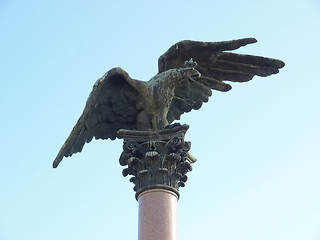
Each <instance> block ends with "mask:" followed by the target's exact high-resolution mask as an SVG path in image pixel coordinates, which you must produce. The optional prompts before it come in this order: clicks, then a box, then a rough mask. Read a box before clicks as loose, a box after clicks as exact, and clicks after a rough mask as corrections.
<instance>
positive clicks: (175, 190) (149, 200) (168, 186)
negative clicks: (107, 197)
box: [53, 38, 284, 240]
mask: <svg viewBox="0 0 320 240" xmlns="http://www.w3.org/2000/svg"><path fill="white" fill-rule="evenodd" d="M256 41H257V40H256V39H254V38H244V39H238V40H232V41H223V42H199V41H190V40H185V41H181V42H178V43H176V44H174V45H173V46H172V47H170V48H169V49H168V51H167V52H165V53H164V54H163V55H162V56H160V58H159V60H158V67H159V73H158V74H157V75H155V76H154V77H152V78H151V79H150V80H149V81H139V80H135V79H132V78H131V77H130V76H129V75H128V73H127V72H125V71H124V70H123V69H122V68H113V69H111V70H110V71H108V72H107V73H106V74H105V75H104V76H103V77H101V78H100V79H98V80H97V82H96V83H95V84H94V86H93V90H92V92H91V93H90V95H89V98H88V100H87V103H86V106H85V109H84V111H83V113H82V115H81V116H80V118H79V120H78V122H77V123H76V125H75V127H74V128H73V130H72V132H71V133H70V135H69V137H68V139H67V140H66V142H65V143H64V145H63V146H62V148H61V150H60V152H59V153H58V155H57V157H56V159H55V160H54V162H53V167H54V168H56V167H57V166H58V165H59V163H60V162H61V160H62V159H63V158H64V157H69V156H71V155H72V154H73V153H76V152H81V150H82V148H83V146H84V144H85V143H86V142H87V143H88V142H90V141H91V140H92V139H93V137H95V139H111V140H114V139H116V138H123V139H124V142H123V152H122V154H121V156H120V164H121V165H122V166H126V168H125V169H124V170H123V175H124V176H127V175H132V176H133V177H132V178H131V179H130V181H131V182H133V184H134V191H135V192H136V199H137V200H138V202H139V240H160V239H161V240H167V239H168V240H169V239H170V240H174V239H178V230H177V210H176V209H177V200H178V198H179V187H184V186H185V182H186V181H187V176H186V174H187V172H189V171H191V170H192V167H191V164H193V163H194V162H195V161H196V159H195V158H194V157H193V156H192V155H191V154H190V153H189V152H188V151H189V149H190V147H191V144H190V142H186V141H185V140H184V136H185V133H186V131H187V130H188V128H189V126H188V125H180V124H178V123H174V124H172V122H173V121H175V120H179V119H180V116H181V115H182V114H183V113H186V112H190V111H191V110H193V109H194V110H197V109H199V108H201V106H202V104H203V103H205V102H208V100H209V97H210V96H211V94H212V90H218V91H222V92H227V91H229V90H230V89H231V86H230V85H229V84H228V83H226V82H225V81H231V82H247V81H250V80H251V79H252V78H253V77H254V76H261V77H266V76H269V75H272V74H276V73H278V72H279V69H280V68H282V67H284V63H283V62H282V61H280V60H277V59H272V58H266V57H260V56H253V55H244V54H237V53H233V52H230V51H232V50H235V49H238V48H240V47H242V46H245V45H247V44H251V43H255V42H256Z"/></svg>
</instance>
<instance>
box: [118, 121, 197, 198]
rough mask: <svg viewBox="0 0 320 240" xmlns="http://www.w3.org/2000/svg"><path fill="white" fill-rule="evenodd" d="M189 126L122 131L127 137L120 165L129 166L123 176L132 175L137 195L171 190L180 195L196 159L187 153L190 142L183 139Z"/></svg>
mask: <svg viewBox="0 0 320 240" xmlns="http://www.w3.org/2000/svg"><path fill="white" fill-rule="evenodd" d="M188 128H189V126H188V125H179V126H174V127H171V128H168V129H164V130H160V131H134V130H120V131H119V132H118V134H119V135H120V136H122V137H123V138H124V141H123V152H122V154H121V156H120V165H122V166H127V168H125V169H124V170H123V172H122V173H123V176H127V175H133V177H131V179H130V181H131V182H133V183H134V185H135V186H134V188H133V189H134V191H136V198H138V196H139V194H140V193H142V192H143V191H145V190H148V189H153V188H162V189H168V190H171V191H173V192H175V193H176V194H177V195H178V196H179V187H184V186H185V182H186V181H187V176H186V174H187V172H189V171H191V170H192V167H191V164H192V163H194V162H195V161H196V159H195V158H194V157H193V156H191V154H189V153H188V151H189V150H190V146H191V143H190V142H185V141H184V135H185V133H186V131H187V130H188Z"/></svg>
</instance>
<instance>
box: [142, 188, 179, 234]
mask: <svg viewBox="0 0 320 240" xmlns="http://www.w3.org/2000/svg"><path fill="white" fill-rule="evenodd" d="M138 201H139V230H138V235H139V236H138V239H139V240H178V215H177V201H178V196H177V195H176V194H175V193H173V192H171V191H169V190H165V189H151V190H147V191H144V192H143V193H141V194H140V195H139V197H138Z"/></svg>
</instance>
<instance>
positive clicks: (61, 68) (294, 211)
mask: <svg viewBox="0 0 320 240" xmlns="http://www.w3.org/2000/svg"><path fill="white" fill-rule="evenodd" d="M244 37H255V38H257V39H258V43H255V44H252V45H249V46H246V47H244V48H242V49H240V50H238V51H237V52H240V53H247V54H254V55H261V56H265V57H272V58H278V59H281V60H283V61H284V62H285V63H286V66H285V68H283V69H282V70H281V71H280V73H279V74H277V75H273V76H271V77H268V78H259V77H255V78H254V79H253V80H252V81H251V82H248V83H244V84H239V83H238V84H237V83H232V86H233V89H232V90H231V91H230V92H228V93H220V92H214V93H213V96H212V97H211V98H210V101H209V103H207V104H204V105H203V107H202V108H201V109H200V110H198V111H193V112H191V113H188V114H185V115H183V117H182V119H181V121H180V122H181V123H183V124H185V123H186V124H189V125H190V129H189V130H188V132H187V135H186V141H191V142H192V147H191V151H190V153H191V154H192V155H193V156H195V157H196V158H197V159H198V161H197V162H196V163H195V164H193V171H192V172H190V173H188V177H189V179H188V181H187V183H186V187H185V188H181V189H180V194H181V198H180V200H179V202H178V213H179V234H180V239H182V240H190V239H214V240H235V239H236V240H257V239H259V240H271V239H272V240H302V239H303V240H319V239H320V189H319V186H320V161H319V160H320V157H319V156H320V147H319V145H320V135H319V133H320V124H319V122H320V108H319V103H320V101H319V99H320V98H319V89H320V79H319V69H320V61H319V56H320V48H319V39H320V1H319V0H304V1H295V0H293V1H292V0H268V1H257V0H255V1H246V0H242V1H236V0H234V1H228V0H225V1H203V0H198V1H188V0H184V1H167V0H162V1H108V0H105V1H102V0H101V1H98V0H91V1H81V0H77V1H75V0H55V1H40V0H28V1H26V0H25V1H22V0H21V1H18V0H0V78H1V81H0V91H1V94H0V107H1V108H0V109H1V117H0V133H1V135H0V136H1V138H0V148H1V157H0V160H1V162H0V163H1V165H0V190H1V193H0V240H53V239H59V240H67V239H68V240H70V239H77V240H88V239H90V240H92V239H94V240H102V239H136V238H137V222H138V203H137V202H136V200H135V198H134V191H133V190H132V188H133V184H132V183H130V182H129V177H127V178H124V177H123V176H122V173H121V172H122V169H123V167H121V166H120V165H119V162H118V159H119V156H120V154H121V151H122V141H121V140H117V141H113V142H112V141H102V140H99V141H92V142H91V143H90V144H87V145H85V147H84V149H83V152H82V153H80V154H76V155H73V156H72V157H71V158H67V159H64V160H63V161H62V163H61V164H60V165H59V167H58V168H57V169H53V168H52V162H53V160H54V158H55V157H56V154H57V153H58V151H59V149H60V147H61V146H62V145H63V143H64V141H65V140H66V138H67V137H68V135H69V133H70V131H71V130H72V128H73V126H74V125H75V123H76V121H77V120H78V118H79V116H80V115H81V113H82V111H83V108H84V105H85V102H86V99H87V97H88V95H89V93H90V91H91V89H92V86H93V84H94V83H95V81H96V80H97V79H98V78H99V77H101V76H102V75H103V74H104V73H105V72H107V71H108V70H109V69H111V68H113V67H118V66H119V67H122V68H124V69H125V70H126V71H127V72H128V73H129V74H130V76H131V77H133V78H136V79H141V80H149V79H150V78H151V77H152V76H154V75H155V74H156V73H157V59H158V57H159V56H160V55H161V54H163V53H164V52H165V51H166V50H167V49H168V48H169V47H170V46H171V45H173V44H174V43H176V42H178V41H180V40H184V39H191V40H201V41H224V40H232V39H238V38H244Z"/></svg>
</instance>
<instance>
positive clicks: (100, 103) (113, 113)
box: [53, 68, 141, 167]
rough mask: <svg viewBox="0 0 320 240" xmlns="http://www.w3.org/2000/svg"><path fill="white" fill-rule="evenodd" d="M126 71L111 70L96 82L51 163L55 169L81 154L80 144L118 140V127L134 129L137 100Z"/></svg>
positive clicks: (136, 93) (137, 95)
mask: <svg viewBox="0 0 320 240" xmlns="http://www.w3.org/2000/svg"><path fill="white" fill-rule="evenodd" d="M133 81H136V80H134V79H131V78H130V77H129V75H128V74H127V72H125V71H124V70H123V69H121V68H113V69H111V70H110V71H108V72H107V73H106V74H105V75H104V76H103V77H102V78H100V79H98V80H97V82H96V83H95V85H94V86H93V90H92V92H91V93H90V95H89V98H88V100H87V103H86V106H85V109H84V111H83V113H82V115H81V117H80V118H79V120H78V121H77V123H76V125H75V126H74V128H73V130H72V131H71V133H70V135H69V137H68V138H67V140H66V142H65V143H64V145H63V146H62V148H61V150H60V151H59V153H58V155H57V157H56V159H55V160H54V162H53V167H57V166H58V164H59V163H60V162H61V160H62V159H63V157H68V156H71V155H72V154H74V153H77V152H81V151H82V149H83V146H84V144H85V143H86V142H87V143H89V142H90V141H91V140H92V139H93V137H95V139H108V138H110V139H112V140H114V139H115V138H117V137H119V136H118V135H117V131H118V130H119V129H121V128H126V129H135V128H136V124H137V122H136V121H137V120H136V118H137V115H138V113H139V111H140V109H138V108H137V106H138V102H139V101H140V100H141V97H140V95H139V93H138V91H137V90H136V89H135V88H134V87H133V85H132V82H133Z"/></svg>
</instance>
